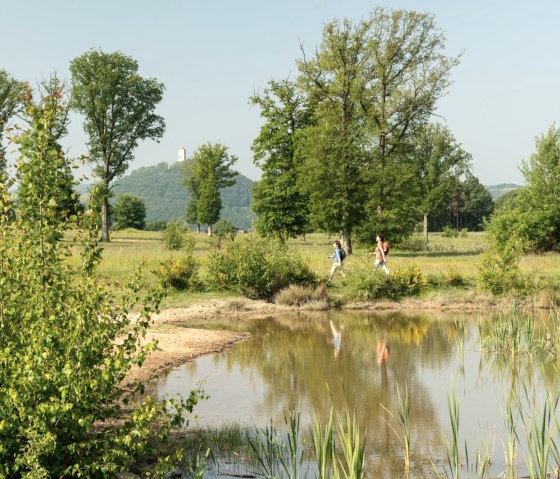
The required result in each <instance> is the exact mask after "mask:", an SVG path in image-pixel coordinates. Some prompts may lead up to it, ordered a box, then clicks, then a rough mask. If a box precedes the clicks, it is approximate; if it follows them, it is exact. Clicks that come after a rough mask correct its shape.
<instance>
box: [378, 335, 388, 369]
mask: <svg viewBox="0 0 560 479" xmlns="http://www.w3.org/2000/svg"><path fill="white" fill-rule="evenodd" d="M375 352H376V353H377V365H378V366H381V365H382V364H383V363H386V362H387V361H388V360H389V356H390V355H391V348H390V347H389V345H388V344H387V342H386V341H379V340H377V346H376V348H375Z"/></svg>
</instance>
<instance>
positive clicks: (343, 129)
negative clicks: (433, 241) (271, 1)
mask: <svg viewBox="0 0 560 479" xmlns="http://www.w3.org/2000/svg"><path fill="white" fill-rule="evenodd" d="M369 28H370V23H369V22H363V21H362V22H359V23H358V24H357V25H354V24H353V23H352V22H350V21H349V20H344V21H338V20H335V21H333V22H330V23H328V24H327V25H326V26H325V28H324V30H323V39H322V42H321V46H320V48H319V49H318V50H317V51H316V53H315V55H314V56H313V57H312V58H307V57H306V55H305V52H303V58H302V59H301V60H300V61H299V62H298V67H299V71H300V75H299V78H298V83H299V86H300V88H302V90H303V91H304V92H305V93H306V94H307V95H308V97H309V100H310V101H311V102H312V104H313V110H314V115H315V118H316V124H315V125H314V126H311V127H309V128H307V130H306V132H305V156H306V160H305V166H304V176H305V187H306V191H307V193H308V194H309V198H310V210H311V216H312V221H313V223H314V224H315V225H316V226H318V227H319V228H321V229H323V230H326V231H328V232H332V233H335V232H336V233H338V232H342V239H343V243H344V248H345V250H346V251H347V252H348V253H351V252H352V242H351V236H352V232H353V231H354V229H355V228H356V227H357V226H358V225H359V224H360V223H361V222H362V219H363V217H364V204H365V200H366V197H365V183H364V167H365V165H366V162H365V153H364V148H365V145H366V136H365V128H364V127H365V121H364V115H363V111H362V107H361V100H362V90H363V86H364V83H365V77H364V63H365V61H366V55H367V52H366V51H365V45H366V43H367V38H368V32H369Z"/></svg>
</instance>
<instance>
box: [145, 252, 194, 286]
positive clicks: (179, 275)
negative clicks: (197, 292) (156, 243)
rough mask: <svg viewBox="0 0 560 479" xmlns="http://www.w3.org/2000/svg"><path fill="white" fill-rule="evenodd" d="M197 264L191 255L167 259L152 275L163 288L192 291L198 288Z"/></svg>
mask: <svg viewBox="0 0 560 479" xmlns="http://www.w3.org/2000/svg"><path fill="white" fill-rule="evenodd" d="M198 269H199V263H198V262H197V261H196V260H195V259H194V257H193V255H192V254H188V255H186V256H182V257H180V258H169V259H168V260H167V261H162V262H161V263H160V266H159V268H158V269H156V270H155V271H154V274H155V275H156V276H157V277H158V279H159V281H160V284H161V285H162V286H164V287H173V288H175V289H192V288H196V287H198V286H199V281H198Z"/></svg>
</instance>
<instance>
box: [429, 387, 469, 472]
mask: <svg viewBox="0 0 560 479" xmlns="http://www.w3.org/2000/svg"><path fill="white" fill-rule="evenodd" d="M447 406H448V412H449V420H450V423H451V440H449V438H448V437H447V434H445V433H444V432H443V431H442V432H441V436H442V440H443V447H444V450H445V455H446V458H447V465H448V467H449V471H447V470H446V469H445V468H444V472H445V475H446V477H448V478H449V477H451V478H453V479H458V478H459V468H460V467H461V462H460V457H459V423H460V421H459V419H460V415H459V412H460V411H459V402H458V401H457V398H456V397H455V383H454V381H453V380H452V381H451V391H450V392H449V393H448V394H447ZM465 451H466V444H465ZM467 455H468V453H467ZM430 460H431V459H430ZM432 466H433V467H434V469H435V471H436V474H437V475H438V477H441V475H440V474H439V472H438V471H437V469H436V467H435V465H434V463H433V462H432Z"/></svg>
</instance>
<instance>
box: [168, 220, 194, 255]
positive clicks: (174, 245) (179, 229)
mask: <svg viewBox="0 0 560 479" xmlns="http://www.w3.org/2000/svg"><path fill="white" fill-rule="evenodd" d="M163 242H164V243H165V246H166V247H167V249H170V250H172V251H174V250H179V249H183V248H184V249H187V250H192V249H193V248H194V245H195V243H196V239H195V237H194V235H193V234H192V233H191V231H190V230H189V227H188V226H187V225H184V224H179V223H168V224H167V227H166V228H165V230H164V231H163Z"/></svg>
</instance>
